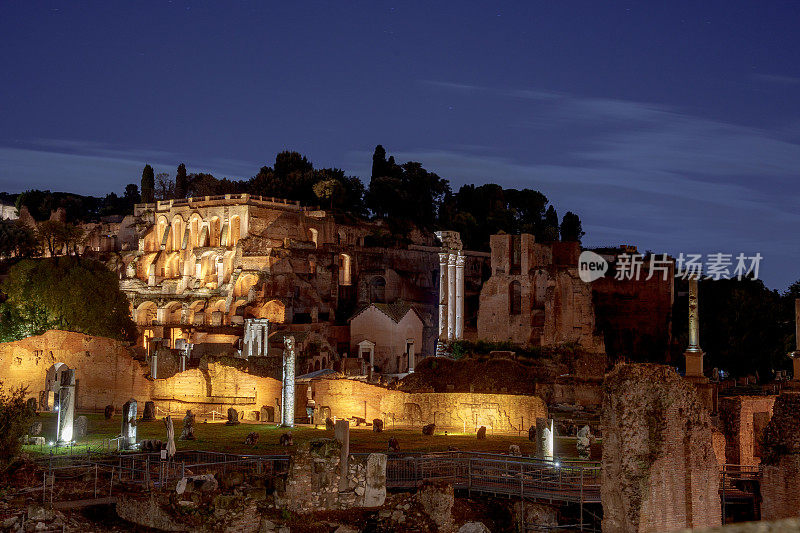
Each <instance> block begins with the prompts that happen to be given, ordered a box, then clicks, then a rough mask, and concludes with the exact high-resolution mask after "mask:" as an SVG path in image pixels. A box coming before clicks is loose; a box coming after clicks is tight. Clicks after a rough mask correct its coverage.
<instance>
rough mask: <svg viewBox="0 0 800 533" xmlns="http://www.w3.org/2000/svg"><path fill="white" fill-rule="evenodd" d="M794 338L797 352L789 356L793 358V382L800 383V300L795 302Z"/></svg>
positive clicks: (797, 299)
mask: <svg viewBox="0 0 800 533" xmlns="http://www.w3.org/2000/svg"><path fill="white" fill-rule="evenodd" d="M794 337H795V338H794V345H795V351H794V352H793V353H790V354H789V356H790V357H791V358H792V380H794V381H800V298H795V300H794Z"/></svg>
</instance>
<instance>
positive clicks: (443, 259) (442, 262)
mask: <svg viewBox="0 0 800 533" xmlns="http://www.w3.org/2000/svg"><path fill="white" fill-rule="evenodd" d="M449 255H450V254H449V253H447V252H439V264H440V265H446V264H447V258H448V256H449Z"/></svg>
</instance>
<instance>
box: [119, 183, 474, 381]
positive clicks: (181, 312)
mask: <svg viewBox="0 0 800 533" xmlns="http://www.w3.org/2000/svg"><path fill="white" fill-rule="evenodd" d="M134 215H135V217H136V230H137V241H138V247H137V249H136V250H135V251H130V252H123V253H122V261H121V262H120V264H118V265H117V269H118V270H119V273H120V276H121V288H122V290H123V291H124V292H125V293H126V294H127V295H128V297H129V299H130V301H131V306H132V315H133V319H134V321H135V322H136V324H137V327H138V330H139V338H138V344H140V345H141V346H142V347H147V345H148V339H152V338H155V339H163V341H162V345H163V346H168V347H170V348H175V347H176V346H177V344H176V341H178V339H185V340H186V341H187V342H189V343H191V344H193V345H195V349H194V350H193V352H192V353H193V355H194V356H195V357H201V356H202V355H204V354H213V355H231V354H234V353H239V352H238V350H240V349H241V346H240V342H239V340H240V339H241V338H242V336H243V331H244V323H245V321H246V320H247V319H250V318H260V319H267V320H268V321H269V323H270V332H271V334H272V333H273V332H278V331H283V330H285V331H292V332H301V333H314V334H317V335H320V336H321V337H322V338H324V339H326V340H327V342H328V343H329V344H330V346H331V347H332V350H331V351H332V352H334V353H331V354H329V356H328V357H326V358H325V363H326V365H327V367H328V368H334V369H338V368H337V366H338V365H337V363H338V362H339V360H340V359H341V358H342V357H344V355H345V354H348V352H351V351H352V347H351V342H350V332H349V327H350V326H349V324H348V322H347V321H348V319H350V318H351V317H352V316H353V315H354V314H355V313H356V312H357V311H358V310H360V309H361V308H363V306H364V305H368V304H370V303H376V304H394V303H398V302H402V303H405V304H408V305H412V306H413V307H414V309H415V312H416V313H417V314H418V315H419V316H420V317H421V319H422V321H423V334H422V339H421V342H420V343H418V344H417V345H415V346H414V350H415V354H414V355H415V356H416V358H417V359H421V358H423V357H425V356H427V355H433V353H434V351H435V344H436V340H437V330H436V327H437V314H438V309H437V303H438V294H439V286H438V284H439V274H438V265H439V258H438V252H439V250H440V247H439V246H438V245H437V243H436V242H435V241H434V240H433V236H432V235H431V236H430V237H427V238H426V237H424V236H420V237H418V238H417V239H416V242H415V243H412V244H409V245H407V246H405V247H394V248H389V247H383V246H379V245H377V244H376V241H377V240H378V239H376V238H375V236H376V235H379V234H380V233H381V232H382V228H381V224H380V223H366V222H359V223H355V224H350V223H345V222H342V221H341V220H339V219H337V217H334V216H333V215H332V214H331V213H329V212H326V211H320V210H313V209H308V208H305V207H302V206H300V205H299V204H298V203H295V202H289V201H284V200H276V199H273V198H263V197H255V196H251V195H247V194H241V195H224V196H216V197H203V198H187V199H180V200H168V201H160V202H157V203H155V204H140V205H137V206H136V209H135V213H134ZM487 262H488V254H482V253H476V252H470V253H468V254H466V257H465V263H466V266H465V269H464V270H465V275H464V277H465V280H466V281H465V285H466V293H465V300H466V305H465V307H466V311H465V316H466V317H467V320H466V321H467V327H469V322H470V318H469V317H474V316H476V315H477V293H478V290H479V287H480V286H481V282H482V279H481V276H482V272H483V271H484V270H485V264H486V263H487ZM474 322H475V320H474V318H472V319H471V323H472V324H473V326H472V327H473V331H474ZM349 355H350V356H353V355H354V354H352V353H350V354H349ZM406 360H407V357H406ZM299 364H300V368H301V369H305V368H306V365H305V364H304V363H303V362H302V361H300V362H299ZM311 368H313V365H312V367H311Z"/></svg>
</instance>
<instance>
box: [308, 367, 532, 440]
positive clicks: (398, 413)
mask: <svg viewBox="0 0 800 533" xmlns="http://www.w3.org/2000/svg"><path fill="white" fill-rule="evenodd" d="M312 390H313V394H314V400H315V401H316V404H317V408H318V409H320V410H324V409H327V410H326V411H325V413H326V414H327V415H328V416H331V417H333V416H336V417H339V418H349V417H353V416H358V417H363V418H365V419H366V420H369V421H371V420H373V419H374V418H380V419H382V420H385V421H386V423H387V424H389V425H391V424H392V423H394V424H396V425H405V426H420V425H425V424H431V423H435V424H436V425H437V427H440V428H446V429H459V430H463V429H464V428H466V429H468V430H474V429H476V428H477V427H480V426H482V425H483V426H487V427H489V428H493V429H494V430H495V431H519V430H527V428H528V427H529V426H531V425H533V424H534V423H535V420H536V418H540V417H546V416H547V406H546V405H545V403H544V401H543V400H542V399H541V398H539V397H538V396H521V395H512V394H481V393H458V392H443V393H440V392H418V393H407V392H402V391H398V390H390V389H386V388H383V387H379V386H376V385H370V384H367V383H363V382H360V381H355V380H349V379H320V380H315V381H313V382H312Z"/></svg>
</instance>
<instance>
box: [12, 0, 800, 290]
mask: <svg viewBox="0 0 800 533" xmlns="http://www.w3.org/2000/svg"><path fill="white" fill-rule="evenodd" d="M78 4H79V3H77V2H64V3H61V2H22V1H8V2H2V3H0V72H2V77H1V78H0V79H2V81H1V82H0V95H2V98H0V190H7V191H10V192H18V191H22V190H24V189H27V188H34V187H36V188H49V189H52V190H68V191H74V192H79V193H89V194H94V195H103V194H105V193H107V192H110V191H112V190H113V191H117V192H121V191H122V189H123V187H124V185H125V184H126V183H130V182H136V183H138V181H139V179H140V176H141V167H142V166H143V165H144V163H145V162H149V163H150V164H152V165H153V166H154V167H155V168H156V171H169V172H172V173H174V169H175V166H176V165H177V163H178V162H181V161H184V162H185V163H186V164H187V167H188V168H189V171H190V172H197V171H210V172H213V173H214V174H215V175H217V176H231V177H240V178H247V177H250V176H252V175H254V174H255V173H256V172H257V170H258V168H260V167H261V166H262V165H264V164H270V165H271V164H272V162H273V161H274V156H275V153H276V152H278V151H280V150H283V149H286V148H289V149H293V150H298V151H300V152H302V153H304V154H306V155H308V156H309V157H310V158H311V159H312V160H313V161H314V163H315V165H317V166H338V167H341V168H344V169H345V170H347V171H348V172H350V173H352V174H356V175H359V176H361V177H362V178H366V179H365V181H368V175H369V166H370V156H371V153H372V150H373V148H374V147H375V145H376V144H378V143H381V144H383V145H384V146H385V147H386V149H387V150H388V151H389V153H391V154H394V155H395V157H396V158H397V159H398V160H399V161H406V160H409V159H413V160H418V161H420V162H422V163H423V165H424V166H425V167H426V168H428V169H430V170H433V171H435V172H437V173H439V174H440V175H441V176H443V177H446V178H448V179H449V180H450V182H451V184H452V186H453V187H454V188H457V187H458V186H460V185H461V184H463V183H484V182H487V181H491V182H496V183H500V184H502V185H505V186H509V187H512V186H513V187H531V188H535V189H539V190H541V191H542V192H543V193H545V194H546V195H547V196H548V198H550V200H551V201H552V202H553V203H554V204H555V206H556V207H557V208H558V210H559V213H561V214H563V212H565V211H566V210H572V211H575V212H577V213H578V214H580V216H581V218H582V219H583V222H584V229H585V230H586V231H587V237H586V239H585V244H587V245H615V244H620V243H630V244H636V245H638V246H639V248H640V249H642V250H646V249H652V250H655V251H659V252H661V251H665V252H669V253H672V254H678V253H680V252H685V253H694V252H699V253H712V252H725V253H733V254H737V253H739V252H745V253H748V254H751V253H755V252H760V253H761V254H762V255H763V256H764V260H763V262H762V264H761V277H762V278H764V279H765V280H766V282H767V283H768V285H770V286H771V287H774V288H778V289H784V288H785V287H786V286H787V285H788V284H789V283H791V282H792V281H794V280H796V279H798V278H800V266H798V265H800V242H798V241H800V239H799V238H798V228H800V209H798V206H799V205H800V182H798V179H797V178H798V172H800V99H798V96H797V95H798V91H800V62H798V58H800V37H798V30H797V28H798V23H800V4H799V3H797V2H785V3H783V2H754V1H753V2H738V1H730V0H728V1H719V2H710V1H708V2H706V1H704V2H696V1H693V2H678V1H670V2H663V3H661V5H656V3H655V2H617V3H614V2H596V1H589V2H519V3H501V4H496V5H495V6H494V7H491V6H489V5H488V3H487V2H466V1H462V2H458V3H450V4H446V3H437V5H436V6H431V5H429V4H431V3H430V2H425V3H423V2H420V3H414V4H396V3H387V2H372V1H371V2H362V3H348V2H329V3H302V4H301V5H299V6H298V5H295V3H294V2H281V3H275V4H270V5H267V4H266V3H265V2H257V1H253V2H233V1H231V2H224V3H223V2H220V3H210V2H185V1H173V2H135V3H134V2H129V3H122V2H108V1H105V2H96V3H85V2H81V3H80V5H78Z"/></svg>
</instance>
